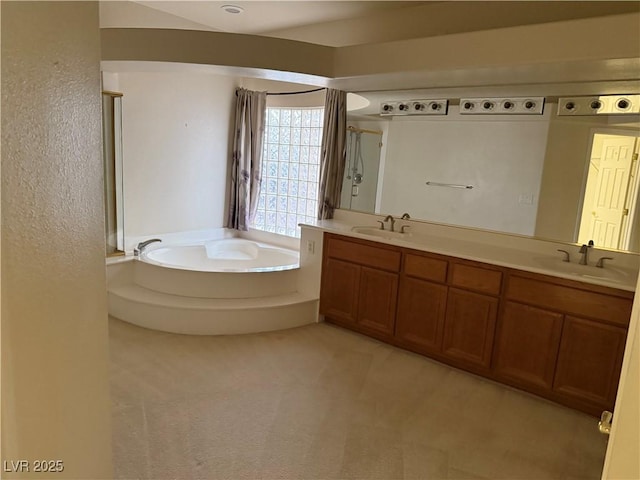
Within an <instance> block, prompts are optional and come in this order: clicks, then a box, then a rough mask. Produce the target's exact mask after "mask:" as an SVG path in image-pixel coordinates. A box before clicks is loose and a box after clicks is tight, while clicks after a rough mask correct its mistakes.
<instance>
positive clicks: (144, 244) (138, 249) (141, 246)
mask: <svg viewBox="0 0 640 480" xmlns="http://www.w3.org/2000/svg"><path fill="white" fill-rule="evenodd" d="M161 241H162V240H160V239H159V238H152V239H151V240H145V241H144V242H140V243H139V244H138V246H137V247H136V248H134V249H133V255H134V256H136V257H139V256H140V254H141V253H142V252H143V251H144V249H145V248H146V247H147V245H149V244H150V243H153V242H161Z"/></svg>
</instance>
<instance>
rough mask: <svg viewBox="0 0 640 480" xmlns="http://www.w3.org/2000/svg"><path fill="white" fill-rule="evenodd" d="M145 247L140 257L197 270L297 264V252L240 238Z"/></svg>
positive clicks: (249, 269) (260, 269) (272, 268)
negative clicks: (193, 243)
mask: <svg viewBox="0 0 640 480" xmlns="http://www.w3.org/2000/svg"><path fill="white" fill-rule="evenodd" d="M156 245H157V246H155V248H151V249H149V250H147V251H145V252H144V253H143V254H142V256H141V260H142V261H145V262H148V263H152V264H154V265H160V266H163V267H169V268H179V269H183V270H194V271H199V272H272V271H278V270H290V269H293V268H297V267H298V263H299V256H298V253H297V252H294V251H292V250H286V249H284V248H279V247H275V246H272V245H266V244H264V243H257V242H253V241H250V240H244V239H242V238H227V239H222V240H211V241H208V242H205V243H204V244H203V245H184V246H180V245H176V246H167V247H165V246H162V244H156Z"/></svg>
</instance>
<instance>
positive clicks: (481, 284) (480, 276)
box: [451, 263, 502, 295]
mask: <svg viewBox="0 0 640 480" xmlns="http://www.w3.org/2000/svg"><path fill="white" fill-rule="evenodd" d="M451 285H453V286H455V287H462V288H467V289H469V290H475V291H477V292H482V293H487V294H489V295H500V287H501V286H502V272H500V271H498V270H490V269H488V268H483V267H479V266H475V265H467V264H464V263H451Z"/></svg>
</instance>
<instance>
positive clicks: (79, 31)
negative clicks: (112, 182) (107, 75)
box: [1, 2, 111, 478]
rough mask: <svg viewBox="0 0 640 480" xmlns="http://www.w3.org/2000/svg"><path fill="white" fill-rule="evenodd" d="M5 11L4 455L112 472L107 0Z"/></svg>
mask: <svg viewBox="0 0 640 480" xmlns="http://www.w3.org/2000/svg"><path fill="white" fill-rule="evenodd" d="M1 8H2V73H3V75H2V114H3V115H2V190H1V191H2V362H1V364H2V420H3V429H2V459H3V460H6V461H11V460H19V459H27V460H31V461H32V460H33V459H51V460H62V461H63V462H64V472H63V473H60V474H49V475H48V476H49V477H55V478H109V477H110V476H111V448H110V441H111V439H110V421H109V418H110V410H109V409H110V403H109V390H108V366H109V365H108V332H107V308H106V284H105V266H104V248H105V247H104V224H103V222H104V220H103V219H104V214H103V201H102V159H101V128H100V72H99V65H100V64H99V62H100V36H99V30H98V5H97V2H64V3H63V2H2V7H1ZM31 468H32V471H31V473H30V474H29V475H26V476H27V477H29V478H36V477H39V478H42V476H43V475H42V474H39V475H38V474H36V473H34V472H33V465H31ZM14 476H17V475H14V474H6V477H5V478H12V477H14Z"/></svg>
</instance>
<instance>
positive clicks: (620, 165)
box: [578, 133, 640, 250]
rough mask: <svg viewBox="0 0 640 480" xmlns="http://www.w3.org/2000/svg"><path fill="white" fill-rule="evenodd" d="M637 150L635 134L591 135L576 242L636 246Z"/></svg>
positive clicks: (639, 187) (624, 247)
mask: <svg viewBox="0 0 640 480" xmlns="http://www.w3.org/2000/svg"><path fill="white" fill-rule="evenodd" d="M639 149H640V140H639V139H638V135H637V134H636V135H621V134H618V133H616V134H606V133H596V134H594V135H593V143H592V148H591V158H590V159H589V170H588V176H587V183H586V188H585V194H584V202H583V206H582V217H581V221H580V229H579V233H578V242H579V243H583V244H584V243H588V241H589V240H593V241H594V242H595V245H596V247H600V248H613V249H621V250H628V249H630V248H632V247H633V246H634V245H635V248H636V249H637V248H638V245H637V244H638V242H640V232H639V231H638V230H639V228H638V227H637V223H638V221H637V220H638V218H639V217H640V215H639V213H640V212H638V209H639V207H640V205H638V203H639V195H638V193H639V190H640V185H639V182H640V178H639V177H640V176H639V175H638V151H639Z"/></svg>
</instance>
